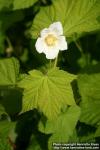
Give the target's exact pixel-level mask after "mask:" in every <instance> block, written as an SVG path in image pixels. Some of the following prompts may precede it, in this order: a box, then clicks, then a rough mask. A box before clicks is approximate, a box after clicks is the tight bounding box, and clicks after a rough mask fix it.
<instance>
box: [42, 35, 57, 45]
mask: <svg viewBox="0 0 100 150" xmlns="http://www.w3.org/2000/svg"><path fill="white" fill-rule="evenodd" d="M56 41H57V38H56V37H55V36H54V35H53V34H49V35H48V36H47V37H46V38H45V42H46V44H47V45H48V46H54V45H55V42H56Z"/></svg>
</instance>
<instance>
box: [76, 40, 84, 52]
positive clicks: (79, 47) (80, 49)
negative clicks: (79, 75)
mask: <svg viewBox="0 0 100 150" xmlns="http://www.w3.org/2000/svg"><path fill="white" fill-rule="evenodd" d="M75 44H76V46H77V48H78V49H79V51H80V52H81V54H82V55H83V50H82V47H81V46H80V44H79V43H78V42H76V41H75Z"/></svg>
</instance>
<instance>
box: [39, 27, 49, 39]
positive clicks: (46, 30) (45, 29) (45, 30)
mask: <svg viewBox="0 0 100 150" xmlns="http://www.w3.org/2000/svg"><path fill="white" fill-rule="evenodd" d="M49 32H50V30H49V29H48V28H44V29H43V30H42V31H41V33H40V35H41V37H44V36H45V35H47V34H48V33H49Z"/></svg>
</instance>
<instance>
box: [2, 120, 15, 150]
mask: <svg viewBox="0 0 100 150" xmlns="http://www.w3.org/2000/svg"><path fill="white" fill-rule="evenodd" d="M15 125H16V123H15V122H10V121H7V120H4V121H0V150H12V148H11V145H10V143H9V140H8V137H9V134H10V131H12V130H13V129H14V128H15Z"/></svg>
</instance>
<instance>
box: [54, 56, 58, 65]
mask: <svg viewBox="0 0 100 150" xmlns="http://www.w3.org/2000/svg"><path fill="white" fill-rule="evenodd" d="M57 62H58V56H57V57H56V59H55V62H54V68H56V67H57Z"/></svg>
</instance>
